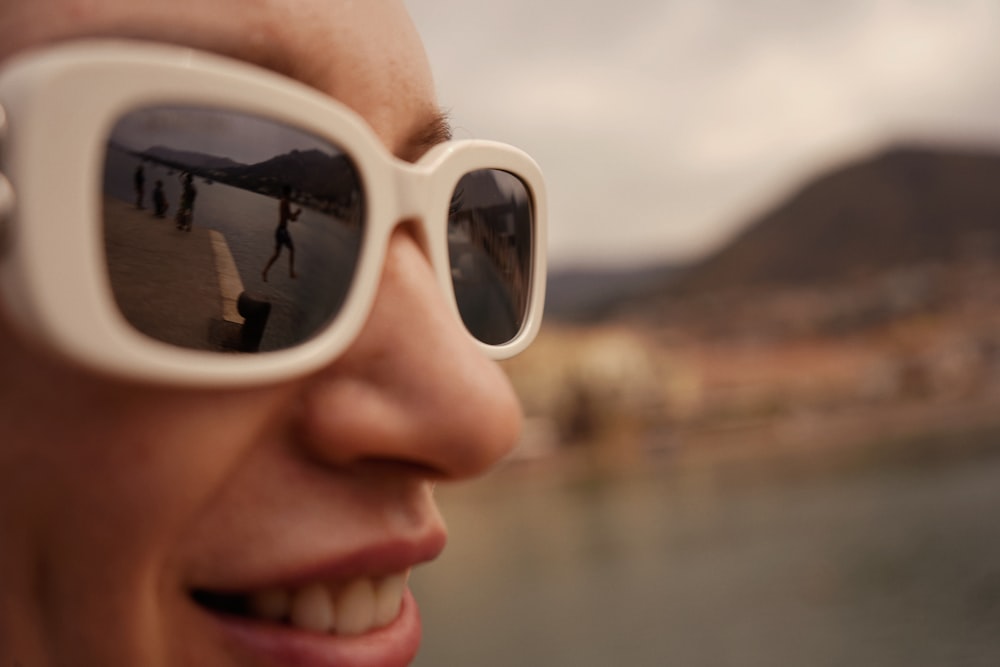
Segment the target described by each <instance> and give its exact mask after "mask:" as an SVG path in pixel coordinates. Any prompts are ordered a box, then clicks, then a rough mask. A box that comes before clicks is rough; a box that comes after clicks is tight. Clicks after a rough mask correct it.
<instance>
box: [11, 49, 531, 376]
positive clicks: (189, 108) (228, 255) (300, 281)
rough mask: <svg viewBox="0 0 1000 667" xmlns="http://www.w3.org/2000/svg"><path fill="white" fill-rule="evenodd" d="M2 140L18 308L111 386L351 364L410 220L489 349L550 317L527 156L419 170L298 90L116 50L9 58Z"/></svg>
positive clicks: (195, 62)
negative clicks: (390, 256) (401, 228)
mask: <svg viewBox="0 0 1000 667" xmlns="http://www.w3.org/2000/svg"><path fill="white" fill-rule="evenodd" d="M0 130H2V134H0V140H2V152H0V253H2V254H0V290H2V295H3V300H4V304H5V305H6V307H7V310H8V311H9V313H10V315H11V319H12V320H13V321H14V322H15V323H17V324H18V325H20V326H21V328H23V329H24V330H25V331H26V332H27V335H29V336H32V337H34V338H37V339H40V340H41V341H43V342H45V343H47V344H48V345H49V346H50V347H51V348H52V349H53V350H54V351H56V352H59V353H61V354H63V355H64V356H65V357H66V358H68V359H70V360H73V361H76V362H79V363H82V364H84V365H86V366H89V367H91V368H94V369H97V370H99V371H101V372H105V373H111V374H115V375H120V376H124V377H129V378H134V379H140V380H145V381H154V382H163V383H180V384H188V385H229V386H232V385H246V384H251V383H258V382H269V381H277V380H281V379H287V378H291V377H294V376H296V375H300V374H303V373H307V372H309V371H312V370H315V369H317V368H319V367H320V366H322V365H323V364H326V363H329V361H330V360H331V359H333V358H335V357H336V356H337V355H338V354H340V353H342V352H343V351H344V349H345V348H346V347H347V346H348V345H349V344H350V343H351V341H352V340H354V338H355V337H356V336H357V334H358V332H359V330H360V329H361V327H362V326H363V324H364V322H365V319H366V318H367V316H368V314H369V312H370V310H371V306H372V303H373V301H374V298H375V294H376V290H377V289H378V283H379V278H380V275H381V271H382V266H383V262H384V258H385V252H386V248H387V245H388V242H389V238H390V235H391V233H392V230H393V229H394V228H395V226H396V225H397V224H399V223H401V222H402V221H404V220H407V221H413V222H414V223H415V224H417V225H419V230H420V233H421V235H422V237H423V238H422V239H421V240H422V241H423V242H424V244H425V247H426V252H427V254H428V256H429V260H430V262H431V264H432V266H433V267H434V271H435V274H436V276H437V279H438V281H439V283H440V287H441V289H442V290H443V291H444V292H445V294H446V295H447V302H448V303H449V304H450V306H451V309H452V310H453V311H454V314H455V316H456V318H457V321H458V322H461V323H463V324H464V327H465V329H466V330H467V331H468V332H469V334H470V335H471V336H472V337H473V339H474V340H475V341H476V343H477V344H478V345H479V346H480V347H481V348H482V349H483V350H484V351H485V352H486V353H487V354H488V355H489V356H491V357H493V358H497V359H500V358H505V357H509V356H511V355H513V354H516V353H517V352H519V351H521V350H522V349H524V347H525V346H526V345H527V344H528V343H529V342H531V339H532V338H533V337H534V335H535V333H536V331H537V329H538V326H539V324H540V320H541V313H542V301H543V298H544V291H545V237H546V235H545V224H546V204H545V190H544V186H543V182H542V176H541V172H540V171H539V169H538V166H537V165H536V164H535V163H534V161H532V159H531V158H530V157H528V156H527V155H526V154H524V153H523V152H521V151H519V150H517V149H515V148H513V147H510V146H506V145H503V144H499V143H494V142H488V141H449V142H446V143H443V144H440V145H438V146H436V147H435V148H433V149H431V150H430V151H429V152H428V153H427V154H426V155H424V156H423V157H422V158H421V159H420V160H419V161H418V162H416V163H414V164H411V163H408V162H405V161H403V160H400V159H398V158H396V157H394V156H393V155H391V154H390V153H389V152H388V151H387V150H386V148H385V147H384V146H383V144H382V143H381V142H380V141H379V139H378V138H377V137H376V136H375V134H374V132H373V131H372V130H371V129H370V128H369V127H368V125H367V124H365V122H364V121H363V120H362V119H361V118H360V117H359V116H358V115H357V114H355V113H354V112H352V111H351V110H349V109H347V108H346V107H345V106H343V105H342V104H339V103H338V102H336V101H334V100H332V99H330V98H328V97H326V96H324V95H322V94H320V93H319V92H317V91H315V90H313V89H311V88H309V87H307V86H305V85H302V84H300V83H298V82H295V81H293V80H291V79H288V78H285V77H282V76H280V75H277V74H275V73H273V72H270V71H267V70H263V69H260V68H257V67H254V66H251V65H248V64H245V63H242V62H239V61H234V60H230V59H227V58H223V57H219V56H216V55H212V54H208V53H203V52H200V51H193V50H191V49H187V48H179V47H174V46H167V45H162V44H150V43H143V42H132V41H107V40H100V41H84V42H76V43H67V44H63V45H60V46H55V47H48V48H46V49H43V50H39V51H34V52H30V53H27V54H24V55H21V56H18V57H16V58H15V59H13V60H11V61H9V62H8V63H7V64H5V65H4V66H3V68H2V70H0ZM293 274H294V277H293ZM403 335H405V332H404V334H403Z"/></svg>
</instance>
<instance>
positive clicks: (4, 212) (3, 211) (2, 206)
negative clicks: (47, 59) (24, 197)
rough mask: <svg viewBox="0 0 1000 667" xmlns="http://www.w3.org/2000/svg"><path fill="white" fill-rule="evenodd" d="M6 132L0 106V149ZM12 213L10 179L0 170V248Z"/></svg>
mask: <svg viewBox="0 0 1000 667" xmlns="http://www.w3.org/2000/svg"><path fill="white" fill-rule="evenodd" d="M6 134H7V114H6V113H5V112H4V108H3V107H2V106H0V149H2V148H3V140H4V138H5V137H6ZM13 213H14V188H13V187H11V184H10V181H9V180H7V177H6V176H5V175H4V174H3V173H2V172H0V250H3V248H4V247H5V246H6V240H7V230H8V223H9V221H10V218H11V216H12V215H13Z"/></svg>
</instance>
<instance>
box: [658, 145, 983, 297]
mask: <svg viewBox="0 0 1000 667" xmlns="http://www.w3.org/2000/svg"><path fill="white" fill-rule="evenodd" d="M984 255H986V256H990V257H997V256H1000V154H997V153H992V152H985V151H981V152H980V151H971V150H957V149H932V148H923V147H896V148H892V149H889V150H887V151H885V152H883V153H880V154H878V155H875V156H874V157H872V158H869V159H866V160H862V161H859V162H856V163H854V164H849V165H847V166H845V167H842V168H840V169H836V170H834V171H832V172H831V173H829V174H827V175H825V176H821V177H820V178H818V179H816V180H814V181H812V182H811V183H809V184H807V185H806V186H805V187H803V188H802V189H800V190H799V191H798V193H797V194H795V195H793V196H792V197H791V198H790V199H788V200H786V201H785V202H784V203H782V204H780V205H779V206H778V207H777V208H775V209H773V210H772V211H771V212H769V213H767V214H765V215H764V216H762V217H761V218H759V219H758V220H756V221H755V222H753V223H752V224H750V225H749V226H748V227H747V228H746V231H744V233H743V234H741V235H740V236H739V237H737V238H736V239H735V240H734V241H733V242H731V243H730V244H728V245H727V246H726V247H724V248H723V249H722V250H720V251H719V252H718V253H716V254H715V255H713V256H711V257H709V258H708V259H707V260H705V261H704V262H702V263H700V264H698V265H697V266H694V267H692V269H691V270H690V271H689V272H687V273H686V274H685V275H684V276H681V277H680V278H679V279H678V280H677V281H676V282H674V283H673V284H671V285H670V289H671V290H680V291H683V292H686V293H691V292H704V291H707V290H714V289H724V288H730V287H736V286H750V285H782V284H784V285H796V284H823V283H830V282H837V281H840V280H844V279H848V278H852V277H858V276H863V275H867V274H871V273H874V272H879V271H883V270H885V269H887V268H893V267H900V266H908V265H914V264H920V263H927V262H945V263H948V262H953V261H958V260H963V259H969V258H971V257H973V256H984Z"/></svg>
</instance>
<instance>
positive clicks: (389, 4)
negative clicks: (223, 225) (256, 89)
mask: <svg viewBox="0 0 1000 667" xmlns="http://www.w3.org/2000/svg"><path fill="white" fill-rule="evenodd" d="M95 36H96V37H101V36H116V37H131V38H137V39H149V40H155V41H162V42H168V43H174V44H180V45H184V46H191V47H194V48H199V49H204V50H208V51H213V52H216V53H219V54H221V55H226V56H230V57H234V58H238V59H240V60H244V61H247V62H250V63H253V64H256V65H260V66H262V67H265V68H268V69H271V70H274V71H276V72H278V73H280V74H284V75H286V76H290V77H292V78H295V79H298V80H299V81H302V82H303V83H306V84H307V85H310V86H312V87H314V88H316V89H318V90H320V91H321V92H324V93H326V94H328V95H330V96H331V97H334V98H336V99H338V100H340V101H341V102H342V103H344V104H346V105H347V106H349V107H351V108H353V109H354V110H355V111H356V112H358V113H359V114H361V115H362V116H363V117H365V118H366V119H367V120H368V122H369V124H371V125H372V127H373V129H374V130H375V131H376V133H377V134H379V135H380V136H381V137H382V139H383V141H384V142H385V143H386V145H387V147H389V148H390V150H392V151H393V152H396V153H399V154H405V153H408V152H410V151H409V149H408V148H407V147H406V146H405V144H406V143H407V142H408V140H409V137H411V136H413V135H414V134H415V132H416V128H419V127H421V126H424V125H426V124H427V123H428V122H429V119H432V118H434V117H435V116H437V115H438V110H437V106H436V102H435V96H434V87H433V81H432V78H431V75H430V71H429V67H428V64H427V59H426V55H425V53H424V50H423V45H422V43H421V41H420V39H419V37H418V35H417V33H416V30H415V29H414V27H413V24H412V22H411V21H410V18H409V15H408V14H407V13H406V10H405V8H404V7H403V5H402V3H401V2H396V1H394V0H379V1H377V2H351V1H349V0H171V1H170V2H163V1H162V0H32V2H17V3H14V2H3V3H0V61H2V60H3V59H4V58H6V57H7V56H9V55H11V54H13V53H15V52H17V51H21V50H24V49H26V48H31V47H33V46H39V45H43V44H46V43H50V42H54V41H61V40H67V39H73V38H79V37H95Z"/></svg>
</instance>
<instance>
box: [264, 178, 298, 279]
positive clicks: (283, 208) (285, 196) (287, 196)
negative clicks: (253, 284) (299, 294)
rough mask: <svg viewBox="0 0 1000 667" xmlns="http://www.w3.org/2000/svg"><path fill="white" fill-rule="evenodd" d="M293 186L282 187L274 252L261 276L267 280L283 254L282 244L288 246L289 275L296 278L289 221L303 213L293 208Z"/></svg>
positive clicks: (296, 218) (294, 219) (293, 247)
mask: <svg viewBox="0 0 1000 667" xmlns="http://www.w3.org/2000/svg"><path fill="white" fill-rule="evenodd" d="M291 196H292V188H291V187H289V186H287V185H286V186H284V187H282V188H281V204H280V206H279V212H278V227H277V229H275V230H274V254H273V255H271V259H269V260H267V266H265V267H264V270H263V271H261V273H260V277H261V278H262V279H263V280H264V282H265V283H266V282H267V272H268V271H270V270H271V266H272V265H273V264H274V263H275V262H276V261H278V256H279V255H281V248H282V246H286V247H287V248H288V275H289V276H290V277H291V278H295V277H296V275H295V246H294V245H292V235H291V234H289V233H288V223H289V221H291V222H294V221H296V220H298V219H299V214H300V213H302V209H301V208H297V209H295V210H294V211H293V210H292V202H291Z"/></svg>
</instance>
